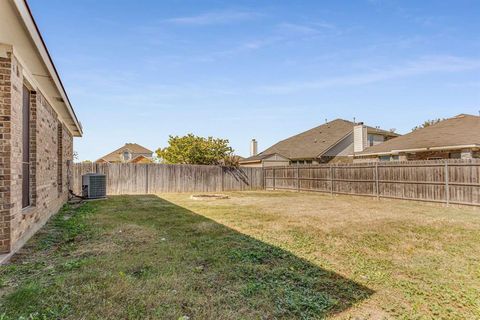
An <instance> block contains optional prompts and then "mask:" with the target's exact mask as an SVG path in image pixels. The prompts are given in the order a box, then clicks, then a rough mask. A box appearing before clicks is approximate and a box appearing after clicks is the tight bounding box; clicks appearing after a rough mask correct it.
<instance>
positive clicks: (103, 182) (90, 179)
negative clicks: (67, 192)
mask: <svg viewBox="0 0 480 320" xmlns="http://www.w3.org/2000/svg"><path fill="white" fill-rule="evenodd" d="M82 196H83V197H84V198H85V199H100V198H105V197H106V196H107V178H106V176H105V175H104V174H99V173H87V174H84V175H83V176H82Z"/></svg>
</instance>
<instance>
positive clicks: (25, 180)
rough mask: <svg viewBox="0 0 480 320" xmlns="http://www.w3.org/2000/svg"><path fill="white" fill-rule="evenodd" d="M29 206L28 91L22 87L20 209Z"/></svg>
mask: <svg viewBox="0 0 480 320" xmlns="http://www.w3.org/2000/svg"><path fill="white" fill-rule="evenodd" d="M28 206H30V91H29V90H28V88H27V87H26V86H23V107H22V208H26V207H28Z"/></svg>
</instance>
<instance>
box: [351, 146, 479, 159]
mask: <svg viewBox="0 0 480 320" xmlns="http://www.w3.org/2000/svg"><path fill="white" fill-rule="evenodd" d="M469 148H480V144H466V145H453V146H452V145H450V146H440V147H428V148H413V149H398V150H391V151H385V152H373V153H363V154H358V155H355V157H370V156H384V155H397V154H400V153H412V152H427V151H441V150H459V149H469Z"/></svg>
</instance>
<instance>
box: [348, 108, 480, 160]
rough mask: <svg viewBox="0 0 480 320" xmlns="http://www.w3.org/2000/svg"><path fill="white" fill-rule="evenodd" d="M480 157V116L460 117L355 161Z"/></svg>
mask: <svg viewBox="0 0 480 320" xmlns="http://www.w3.org/2000/svg"><path fill="white" fill-rule="evenodd" d="M471 158H480V117H478V116H473V115H468V114H460V115H458V116H456V117H453V118H450V119H446V120H443V121H440V122H439V123H436V124H433V125H430V126H428V127H425V128H422V129H417V130H415V131H412V132H410V133H409V134H406V135H404V136H401V137H398V138H396V139H394V140H391V141H387V142H385V143H383V144H381V145H378V146H373V147H370V148H367V149H365V150H364V151H362V152H359V153H357V154H355V162H372V161H395V160H396V161H409V160H439V159H471Z"/></svg>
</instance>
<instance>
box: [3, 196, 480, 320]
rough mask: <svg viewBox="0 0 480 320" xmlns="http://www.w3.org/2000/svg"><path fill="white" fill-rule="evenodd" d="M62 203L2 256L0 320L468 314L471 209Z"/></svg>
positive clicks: (249, 199) (286, 201)
mask: <svg viewBox="0 0 480 320" xmlns="http://www.w3.org/2000/svg"><path fill="white" fill-rule="evenodd" d="M229 195H230V199H226V200H213V201H194V200H191V199H190V198H189V195H187V194H162V195H158V196H152V195H149V196H147V195H145V196H119V197H111V198H110V199H108V200H105V201H97V202H89V203H86V204H84V205H82V206H80V207H72V206H66V207H65V208H64V209H63V210H62V211H61V212H60V213H59V214H58V215H56V216H55V217H54V218H52V220H51V221H50V222H49V223H48V224H47V226H46V227H45V228H43V229H42V230H41V232H39V233H38V234H37V235H36V236H35V237H34V238H33V239H32V240H31V241H30V242H29V243H28V244H27V246H26V247H25V248H24V249H22V251H21V252H20V253H19V254H17V255H16V256H15V257H14V258H13V259H12V261H11V263H10V264H8V265H5V266H1V267H0V319H18V318H21V317H23V318H24V319H187V318H189V319H275V318H283V319H294V318H298V319H309V318H345V319H350V318H353V319H357V318H358V319H370V318H375V319H384V318H404V319H417V318H418V319H429V318H432V319H438V318H445V319H476V318H480V302H479V301H480V210H478V209H476V208H446V207H442V206H439V205H436V204H423V203H418V202H402V201H394V200H381V201H377V200H375V199H371V198H362V197H348V196H335V197H332V196H330V195H320V194H309V193H287V192H238V193H229Z"/></svg>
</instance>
